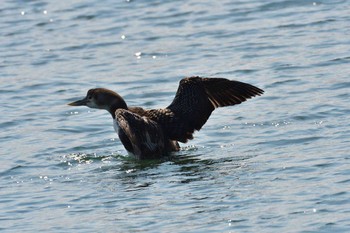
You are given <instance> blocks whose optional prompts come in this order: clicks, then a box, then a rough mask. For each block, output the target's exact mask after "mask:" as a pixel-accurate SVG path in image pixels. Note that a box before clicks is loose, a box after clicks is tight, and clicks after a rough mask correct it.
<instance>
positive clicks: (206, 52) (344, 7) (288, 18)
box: [0, 0, 350, 232]
mask: <svg viewBox="0 0 350 233" xmlns="http://www.w3.org/2000/svg"><path fill="white" fill-rule="evenodd" d="M349 6H350V4H349V1H345V0H344V1H341V0H337V1H327V0H324V1H308V0H303V1H287V0H281V1H277V0H275V1H273V0H269V1H254V0H247V1H228V0H224V1H199V0H198V1H195V0H193V1H176V2H175V1H157V0H152V1H117V2H116V1H103V2H100V1H93V0H87V1H79V0H74V1H41V0H38V1H4V2H3V3H2V7H1V9H0V14H1V18H0V28H1V31H0V32H1V38H2V39H1V40H0V53H1V63H0V67H1V68H0V75H1V77H0V78H1V85H0V96H1V108H0V111H1V112H0V127H1V133H0V143H1V152H0V164H1V165H0V176H1V179H0V230H1V232H38V231H42V232H349V231H350V211H349V210H350V201H349V200H350V193H349V188H350V179H349V177H350V169H349V168H350V160H349V158H350V155H349V152H348V151H349V144H350V140H349V138H350V126H349V122H350V108H349V103H348V102H349V101H348V100H349V88H350V82H349V73H350V64H349V63H350V57H349V51H350V42H349V38H350V16H349V10H350V7H349ZM190 75H202V76H207V77H224V78H230V79H237V80H240V81H244V82H248V83H251V84H253V85H256V86H258V87H261V88H263V89H264V90H265V91H266V93H265V94H264V95H263V96H262V97H257V98H254V99H252V100H249V101H248V102H245V103H244V104H242V105H239V106H235V107H229V108H223V109H218V110H216V111H215V112H214V114H213V115H212V116H211V118H210V120H209V121H208V122H207V124H206V125H205V127H204V128H203V129H202V130H201V131H200V132H197V133H196V134H195V139H194V140H193V141H190V143H189V144H184V145H182V146H183V150H182V151H181V152H179V153H176V154H174V155H173V156H172V157H170V158H167V159H164V160H160V161H146V162H138V161H134V160H132V159H130V158H128V157H127V156H126V155H127V153H126V152H125V150H124V148H123V146H122V145H121V143H120V142H119V140H118V138H117V135H116V134H115V133H114V131H113V127H112V122H111V119H110V116H109V114H108V113H107V112H104V111H95V110H91V109H88V108H82V107H81V108H78V107H76V108H74V107H69V106H67V105H66V104H67V103H68V102H70V101H73V100H76V99H77V98H80V97H83V96H84V95H85V93H86V91H87V90H88V89H90V88H93V87H108V88H110V89H113V90H116V91H117V92H118V93H120V94H121V95H122V96H124V97H125V99H126V101H127V103H128V104H129V105H139V106H143V107H147V108H158V107H165V106H167V105H168V104H169V103H170V102H171V101H172V98H173V97H174V94H175V91H176V89H177V85H178V81H179V80H180V79H181V78H182V77H184V76H190Z"/></svg>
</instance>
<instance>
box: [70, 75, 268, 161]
mask: <svg viewBox="0 0 350 233" xmlns="http://www.w3.org/2000/svg"><path fill="white" fill-rule="evenodd" d="M263 92H264V91H263V90H261V89H259V88H257V87H255V86H253V85H250V84H247V83H243V82H239V81H233V80H228V79H224V78H201V77H189V78H184V79H182V80H181V81H180V85H179V88H178V90H177V92H176V95H175V98H174V100H173V102H172V103H171V104H170V105H169V106H168V107H166V108H164V109H151V110H145V109H143V108H140V107H128V106H127V104H126V103H125V101H124V100H123V98H122V97H121V96H119V95H118V94H117V93H115V92H113V91H111V90H108V89H104V88H96V89H91V90H89V91H88V93H87V95H86V97H85V98H84V99H82V100H78V101H75V102H72V103H70V104H69V105H71V106H81V105H85V106H88V107H90V108H98V109H105V110H107V111H108V112H109V113H110V114H111V115H112V117H113V119H114V126H115V130H116V131H117V133H118V136H119V138H120V140H121V142H122V143H123V145H124V147H125V149H126V150H127V151H129V152H131V153H133V154H134V155H135V156H136V158H138V159H148V158H158V157H161V156H162V155H165V154H167V153H168V152H170V151H178V150H179V148H180V147H179V145H178V143H177V142H178V141H179V142H184V143H185V142H187V141H188V140H189V139H193V133H194V131H195V130H200V129H201V128H202V126H203V125H204V124H205V123H206V121H207V120H208V118H209V116H210V114H211V113H212V112H213V111H214V109H215V108H218V107H224V106H231V105H235V104H240V103H242V102H244V101H246V100H247V99H249V98H252V97H254V96H257V95H261V94H263Z"/></svg>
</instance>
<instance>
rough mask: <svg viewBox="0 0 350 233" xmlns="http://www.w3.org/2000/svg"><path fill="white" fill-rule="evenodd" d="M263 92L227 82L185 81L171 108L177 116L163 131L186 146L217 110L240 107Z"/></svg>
mask: <svg viewBox="0 0 350 233" xmlns="http://www.w3.org/2000/svg"><path fill="white" fill-rule="evenodd" d="M263 92H264V91H263V90H261V89H259V88H257V87H255V86H253V85H250V84H247V83H243V82H239V81H234V80H228V79H224V78H201V77H189V78H184V79H182V80H181V81H180V85H179V88H178V90H177V92H176V96H175V98H174V100H173V102H172V103H171V104H170V105H169V106H168V107H167V109H169V110H170V111H171V112H172V113H173V117H172V119H171V122H170V123H168V124H167V125H166V126H163V127H165V129H166V134H167V135H168V136H169V137H170V139H173V140H177V141H180V142H186V141H187V140H188V139H192V138H193V135H192V134H193V132H194V130H200V129H201V128H202V126H203V125H204V124H205V122H206V121H207V120H208V118H209V116H210V114H211V113H212V111H214V109H215V108H218V107H224V106H230V105H235V104H240V103H242V102H244V101H246V100H247V99H249V98H252V97H254V96H256V95H261V94H262V93H263Z"/></svg>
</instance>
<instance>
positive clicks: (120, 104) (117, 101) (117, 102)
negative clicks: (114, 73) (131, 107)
mask: <svg viewBox="0 0 350 233" xmlns="http://www.w3.org/2000/svg"><path fill="white" fill-rule="evenodd" d="M119 108H121V109H128V106H127V105H126V103H125V101H124V100H123V99H120V98H116V99H115V101H113V102H112V104H111V105H110V106H109V107H108V109H107V111H108V112H109V113H110V114H111V116H112V117H113V119H115V111H116V110H117V109H119Z"/></svg>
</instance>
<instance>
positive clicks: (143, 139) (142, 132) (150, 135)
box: [115, 109, 165, 159]
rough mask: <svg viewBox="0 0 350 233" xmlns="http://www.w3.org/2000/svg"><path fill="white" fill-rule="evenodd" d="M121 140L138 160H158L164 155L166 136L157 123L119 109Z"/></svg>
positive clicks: (118, 119) (117, 112)
mask: <svg viewBox="0 0 350 233" xmlns="http://www.w3.org/2000/svg"><path fill="white" fill-rule="evenodd" d="M115 114H116V118H115V120H116V122H117V125H118V135H119V139H120V140H121V142H122V143H123V145H124V147H125V149H126V150H127V151H129V152H131V153H133V154H134V155H135V157H137V158H138V159H150V158H157V157H160V156H162V155H163V154H164V145H165V144H164V136H163V131H162V129H161V127H160V126H159V125H158V123H157V122H155V121H152V120H151V119H148V118H146V117H141V116H140V115H138V114H135V113H132V112H131V111H128V110H125V109H117V110H116V112H115Z"/></svg>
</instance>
